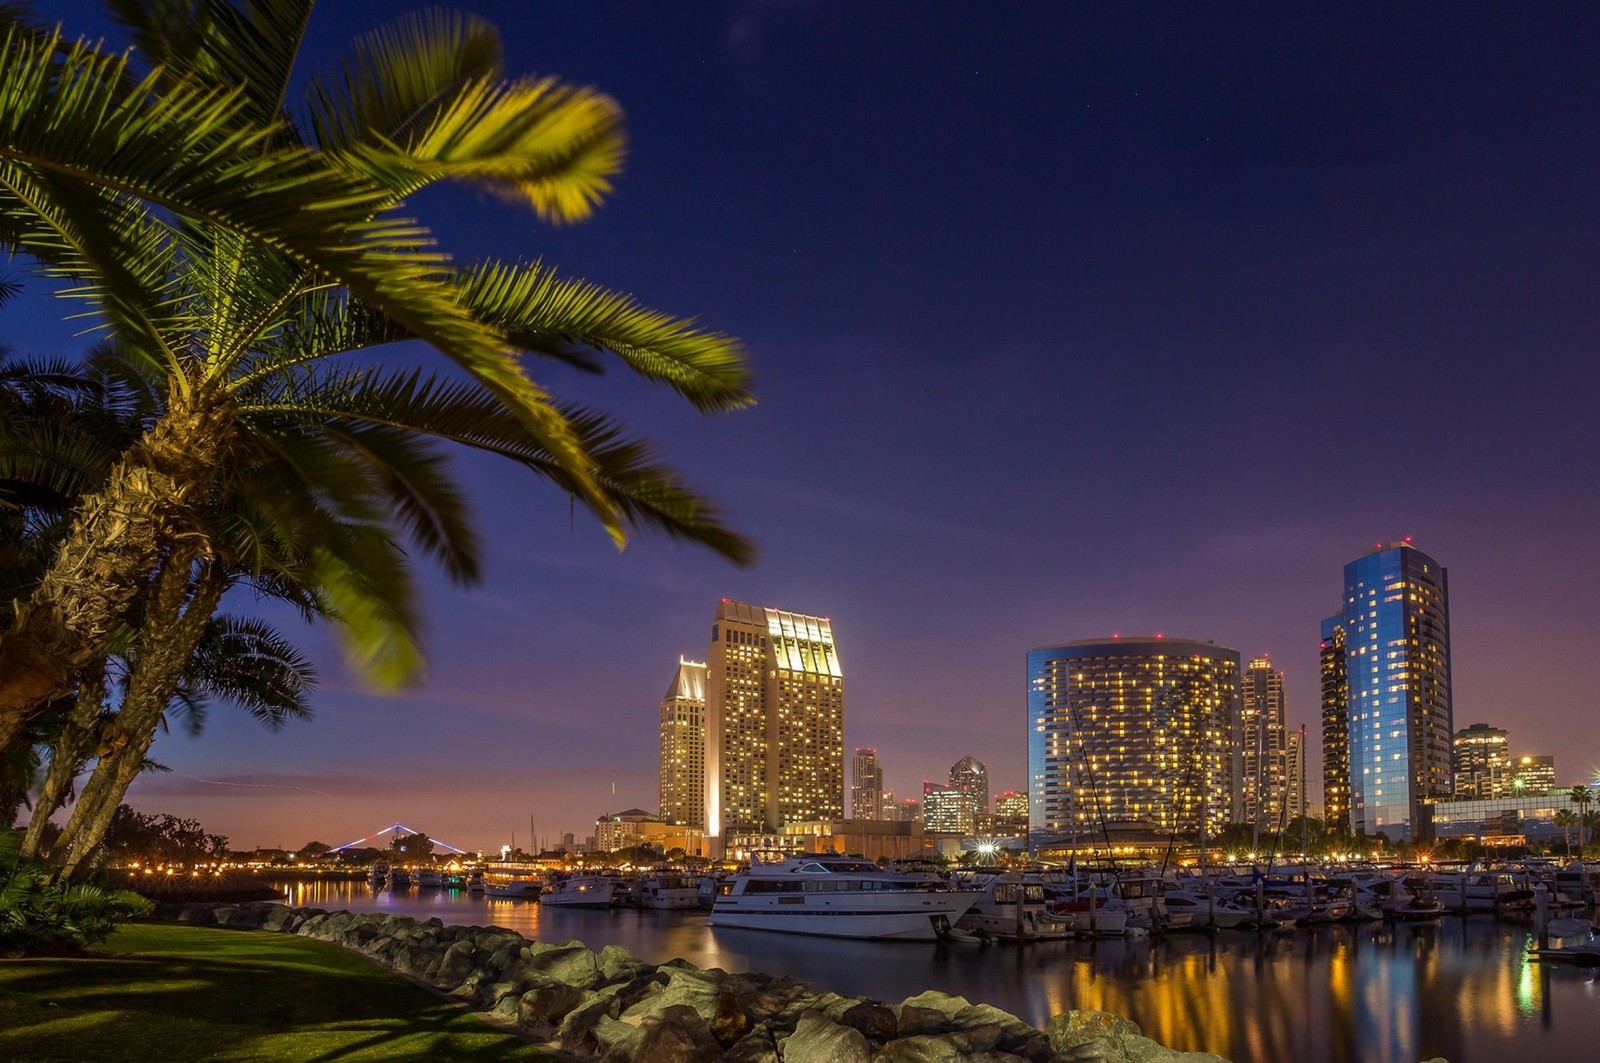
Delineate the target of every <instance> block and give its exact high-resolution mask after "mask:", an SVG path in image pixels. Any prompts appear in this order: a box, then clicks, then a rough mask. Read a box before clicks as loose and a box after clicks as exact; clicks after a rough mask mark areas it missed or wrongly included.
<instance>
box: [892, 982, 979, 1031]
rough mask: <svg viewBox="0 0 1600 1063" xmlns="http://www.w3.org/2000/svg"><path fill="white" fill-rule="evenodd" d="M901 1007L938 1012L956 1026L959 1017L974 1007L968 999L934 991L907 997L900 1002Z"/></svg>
mask: <svg viewBox="0 0 1600 1063" xmlns="http://www.w3.org/2000/svg"><path fill="white" fill-rule="evenodd" d="M900 1006H901V1007H918V1008H927V1009H928V1010H930V1011H937V1012H938V1013H939V1014H940V1015H943V1016H944V1017H945V1018H946V1019H948V1020H949V1021H950V1022H951V1024H952V1025H954V1023H955V1018H956V1016H957V1015H960V1014H961V1013H962V1012H963V1011H966V1010H968V1009H969V1008H971V1007H972V1005H971V1004H970V1003H968V1001H967V998H966V997H958V996H954V995H952V994H950V993H940V992H937V991H936V990H932V989H930V990H928V991H927V992H926V993H918V994H917V995H916V996H914V997H906V998H905V1000H903V1001H901V1002H900Z"/></svg>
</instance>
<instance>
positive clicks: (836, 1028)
mask: <svg viewBox="0 0 1600 1063" xmlns="http://www.w3.org/2000/svg"><path fill="white" fill-rule="evenodd" d="M156 915H157V918H161V919H166V920H174V921H179V922H187V923H197V924H202V925H213V926H228V927H239V928H254V929H260V930H270V931H275V932H278V933H286V934H302V935H304V936H306V937H311V938H316V939H318V940H321V941H328V942H332V943H334V944H337V945H341V946H343V947H345V948H348V949H353V950H355V951H357V952H360V953H362V954H363V955H365V956H368V957H370V958H371V959H373V960H374V961H376V962H378V963H380V964H382V965H384V966H385V967H388V968H390V969H391V970H394V971H396V972H399V973H400V974H404V975H407V976H409V977H411V978H414V979H417V980H418V981H421V982H423V983H425V984H427V985H429V986H432V987H433V988H435V989H437V990H439V991H440V992H442V993H445V994H447V995H449V996H450V997H452V998H454V999H456V1000H459V1001H461V1002H462V1003H463V1004H465V1005H467V1006H468V1007H471V1008H473V1009H475V1010H478V1011H480V1012H484V1013H486V1016H487V1017H488V1018H490V1019H491V1020H492V1021H496V1022H498V1023H500V1024H502V1025H515V1026H516V1027H517V1028H518V1029H520V1030H521V1031H523V1032H525V1033H526V1034H527V1035H529V1036H530V1037H531V1038H533V1039H534V1040H536V1041H539V1042H542V1043H544V1044H545V1045H546V1046H547V1047H549V1048H550V1050H551V1051H552V1052H554V1053H556V1054H558V1055H560V1056H565V1057H567V1058H576V1059H585V1060H599V1061H601V1063H714V1061H720V1063H946V1061H956V1060H963V1061H980V1063H1069V1061H1070V1063H1227V1061H1226V1060H1223V1059H1222V1058H1221V1057H1220V1056H1214V1055H1210V1054H1208V1053H1200V1052H1178V1051H1175V1050H1173V1049H1170V1048H1166V1047H1165V1046H1163V1045H1160V1044H1158V1043H1157V1042H1155V1041H1152V1040H1150V1039H1149V1038H1147V1037H1144V1036H1142V1035H1141V1034H1140V1032H1139V1027H1138V1026H1136V1025H1135V1024H1134V1023H1132V1022H1130V1021H1129V1020H1127V1019H1124V1018H1121V1017H1119V1016H1116V1015H1111V1014H1108V1013H1106V1012H1100V1011H1069V1012H1067V1013H1065V1014H1063V1015H1057V1016H1055V1017H1054V1018H1052V1019H1051V1020H1050V1022H1049V1023H1047V1024H1046V1025H1045V1027H1044V1029H1042V1030H1041V1029H1039V1028H1037V1027H1034V1026H1030V1025H1029V1024H1027V1023H1025V1022H1023V1021H1022V1020H1021V1019H1019V1018H1017V1017H1016V1016H1015V1015H1011V1014H1010V1013H1008V1012H1004V1011H1001V1010H1000V1009H999V1008H995V1007H991V1006H989V1005H987V1004H971V1003H969V1002H968V1001H967V1000H966V999H965V998H964V997H958V996H950V995H947V994H944V993H938V992H927V993H921V994H919V995H917V996H914V997H909V998H907V999H906V1000H904V1001H902V1002H900V1003H899V1004H885V1003H883V1002H880V1001H876V1000H871V999H868V998H866V997H844V996H840V995H839V994H837V993H818V992H815V991H814V990H812V988H811V987H810V986H808V985H806V984H805V983H803V982H799V981H796V980H795V979H792V978H787V977H781V976H772V975H764V974H756V973H747V974H728V973H727V972H725V971H722V970H720V969H716V968H713V969H711V970H701V969H699V968H697V967H695V966H694V965H692V964H690V963H687V962H686V961H683V960H669V961H668V962H666V963H663V964H660V965H655V964H649V963H646V962H644V961H643V960H641V959H639V957H637V956H635V955H633V954H632V953H631V952H629V951H628V950H627V949H624V948H622V947H621V946H619V945H607V946H606V947H605V948H603V949H601V950H600V951H598V952H595V951H593V950H591V949H588V948H585V947H584V946H583V944H582V943H581V942H577V941H561V942H556V943H554V944H548V943H544V942H538V941H529V940H528V939H527V938H524V937H523V936H522V935H520V934H518V933H516V932H515V931H511V930H503V929H501V928H499V927H468V926H447V925H445V924H444V923H443V922H442V921H440V920H438V919H429V920H428V921H426V922H422V923H419V922H417V921H416V920H414V919H409V918H405V917H403V916H394V915H376V914H353V913H351V912H343V911H341V912H326V911H323V910H321V909H317V908H290V907H288V906H286V905H283V904H182V905H161V906H158V908H157V912H156Z"/></svg>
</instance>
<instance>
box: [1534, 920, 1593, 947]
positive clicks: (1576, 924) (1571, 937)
mask: <svg viewBox="0 0 1600 1063" xmlns="http://www.w3.org/2000/svg"><path fill="white" fill-rule="evenodd" d="M1545 929H1546V930H1547V931H1549V933H1550V936H1551V937H1553V938H1560V939H1561V940H1562V941H1565V942H1568V943H1570V944H1583V943H1585V942H1588V941H1593V940H1594V924H1593V923H1591V922H1589V920H1587V919H1578V918H1567V919H1552V920H1550V921H1549V922H1548V923H1546V924H1545Z"/></svg>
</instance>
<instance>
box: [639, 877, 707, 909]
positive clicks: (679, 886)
mask: <svg viewBox="0 0 1600 1063" xmlns="http://www.w3.org/2000/svg"><path fill="white" fill-rule="evenodd" d="M633 895H634V898H635V899H636V900H637V901H638V902H639V907H640V908H652V909H660V908H698V907H700V877H699V876H698V875H648V876H646V877H645V878H643V879H641V880H640V881H639V883H638V885H636V886H634V889H633Z"/></svg>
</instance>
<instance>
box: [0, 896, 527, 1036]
mask: <svg viewBox="0 0 1600 1063" xmlns="http://www.w3.org/2000/svg"><path fill="white" fill-rule="evenodd" d="M550 1058H551V1057H550V1056H549V1055H548V1054H546V1053H542V1052H540V1051H539V1050H538V1049H537V1048H535V1047H534V1046H532V1045H530V1044H528V1043H526V1042H525V1041H522V1040H520V1039H518V1038H517V1037H514V1036H512V1035H510V1034H506V1033H502V1032H500V1031H499V1030H496V1029H495V1028H493V1027H492V1026H489V1025H487V1024H485V1023H484V1022H482V1021H480V1020H479V1019H477V1018H475V1017H474V1016H472V1015H469V1014H467V1013H465V1012H463V1011H461V1010H460V1009H459V1008H457V1007H455V1006H453V1005H451V1004H448V1003H446V1002H444V1001H443V1000H441V999H440V998H439V997H437V996H435V995H434V994H433V993H430V992H428V991H427V990H425V989H423V988H421V987H419V986H417V985H415V984H413V983H412V982H409V981H407V980H406V979H404V978H401V977H399V976H398V975H395V974H391V973H390V972H388V971H386V970H383V969H382V968H380V967H378V966H377V965H376V964H374V963H372V962H370V961H368V960H366V959H364V958H362V957H360V956H356V955H353V954H351V953H349V952H346V951H345V950H343V949H341V948H338V947H336V946H334V945H329V944H326V943H324V942H321V941H313V940H311V939H309V938H302V937H295V936H294V935H290V934H273V933H268V932H264V931H245V930H218V929H209V928H205V927H189V926H163V925H151V924H137V925H131V926H126V927H123V928H122V929H120V930H118V931H117V932H116V933H115V934H114V935H113V936H112V938H111V940H110V941H108V942H107V943H106V944H105V945H104V946H102V947H101V948H99V949H96V950H95V951H94V952H93V953H91V954H89V955H86V956H81V957H76V958H72V959H33V960H0V1060H6V1061H8V1063H10V1061H13V1060H15V1061H21V1060H72V1061H74V1063H77V1061H84V1063H90V1061H93V1063H117V1061H142V1060H159V1061H161V1063H182V1061H184V1060H202V1059H204V1060H323V1061H327V1063H334V1061H337V1063H346V1061H357V1060H380V1059H381V1060H408V1059H416V1060H423V1059H427V1060H496V1061H498V1060H541V1059H542V1060H548V1059H550Z"/></svg>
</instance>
